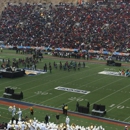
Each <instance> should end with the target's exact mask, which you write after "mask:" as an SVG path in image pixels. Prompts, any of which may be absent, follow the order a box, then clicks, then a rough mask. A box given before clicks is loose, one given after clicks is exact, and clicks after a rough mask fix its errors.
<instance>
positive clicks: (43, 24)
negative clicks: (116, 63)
mask: <svg viewBox="0 0 130 130" xmlns="http://www.w3.org/2000/svg"><path fill="white" fill-rule="evenodd" d="M128 12H130V9H129V3H126V2H120V3H113V4H107V3H104V4H101V5H100V4H99V3H94V4H89V3H85V4H84V5H83V4H81V5H78V4H77V5H75V4H73V3H71V4H65V3H59V4H58V5H54V4H52V3H51V4H43V3H41V4H37V3H33V4H32V3H25V4H23V3H17V4H13V3H12V4H11V3H8V5H7V7H5V9H4V10H3V11H2V16H1V20H0V21H1V22H0V26H1V30H0V39H1V40H3V41H4V42H5V44H7V45H8V44H9V45H26V46H28V45H32V46H46V47H54V48H56V47H60V48H78V49H79V50H82V49H85V50H89V49H93V50H99V51H102V50H106V51H110V52H113V51H118V52H128V51H129V50H128V48H129V47H130V43H129V33H130V32H129V30H130V25H129V20H130V17H129V13H128ZM113 34H114V35H113Z"/></svg>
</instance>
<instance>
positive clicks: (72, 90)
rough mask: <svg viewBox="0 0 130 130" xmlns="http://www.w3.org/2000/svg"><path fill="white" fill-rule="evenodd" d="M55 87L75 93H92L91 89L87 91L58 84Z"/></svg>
mask: <svg viewBox="0 0 130 130" xmlns="http://www.w3.org/2000/svg"><path fill="white" fill-rule="evenodd" d="M55 89H56V90H62V91H67V92H73V93H80V94H89V93H90V91H86V90H80V89H73V88H66V87H61V86H58V87H56V88H55Z"/></svg>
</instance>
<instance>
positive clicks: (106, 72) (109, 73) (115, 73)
mask: <svg viewBox="0 0 130 130" xmlns="http://www.w3.org/2000/svg"><path fill="white" fill-rule="evenodd" d="M98 74H105V75H112V76H123V75H120V74H119V72H113V71H101V72H99V73H98Z"/></svg>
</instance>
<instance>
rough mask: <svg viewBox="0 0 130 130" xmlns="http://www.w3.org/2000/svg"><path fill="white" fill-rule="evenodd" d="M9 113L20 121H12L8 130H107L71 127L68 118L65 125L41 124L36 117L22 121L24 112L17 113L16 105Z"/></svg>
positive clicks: (92, 127) (94, 127)
mask: <svg viewBox="0 0 130 130" xmlns="http://www.w3.org/2000/svg"><path fill="white" fill-rule="evenodd" d="M8 110H9V112H12V118H13V117H14V116H15V115H18V121H16V120H15V119H14V120H10V121H9V122H8V124H7V129H6V130H105V129H104V128H103V127H102V126H94V125H91V126H88V127H84V126H79V125H75V124H73V123H72V124H71V125H70V118H69V117H68V116H67V117H66V119H65V123H61V124H55V123H54V122H48V123H45V122H44V121H43V122H39V121H38V120H37V119H36V118H35V117H34V119H31V120H30V119H28V120H26V121H23V120H22V111H21V109H20V108H19V109H18V111H17V112H16V107H15V105H14V106H13V107H12V106H10V107H9V108H8Z"/></svg>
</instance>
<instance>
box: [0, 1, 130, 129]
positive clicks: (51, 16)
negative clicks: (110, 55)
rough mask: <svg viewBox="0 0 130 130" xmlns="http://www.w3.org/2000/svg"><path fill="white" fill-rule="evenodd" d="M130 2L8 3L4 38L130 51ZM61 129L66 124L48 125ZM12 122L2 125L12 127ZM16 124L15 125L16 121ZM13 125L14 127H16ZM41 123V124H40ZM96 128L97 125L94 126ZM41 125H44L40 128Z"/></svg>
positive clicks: (14, 43)
mask: <svg viewBox="0 0 130 130" xmlns="http://www.w3.org/2000/svg"><path fill="white" fill-rule="evenodd" d="M129 7H130V3H129V2H123V1H119V2H117V1H116V2H95V3H88V2H83V3H82V4H78V3H77V4H74V3H62V2H61V3H59V4H56V5H55V4H53V3H49V4H47V3H36V2H34V3H28V2H26V3H22V2H19V3H11V2H9V3H7V5H6V6H5V8H4V10H3V11H2V13H1V18H0V26H1V28H0V41H3V44H4V45H12V46H17V45H20V46H35V47H37V46H38V47H40V46H44V47H51V48H70V49H78V50H96V51H103V50H105V51H108V52H115V51H116V52H121V53H127V54H128V55H127V56H129V53H130V14H129V12H130V8H129ZM34 122H37V123H38V124H40V125H41V126H42V125H44V126H45V127H46V128H50V129H59V130H61V128H64V127H63V124H61V125H57V124H55V123H49V124H47V125H46V124H44V123H43V122H38V120H36V121H34V120H32V121H30V122H21V121H19V122H18V123H19V125H22V124H26V125H27V126H31V123H32V124H33V123H34ZM9 124H10V125H11V126H10V128H12V124H13V123H11V122H9V123H8V125H7V124H6V123H3V124H1V125H0V127H2V128H5V127H8V126H9ZM14 125H15V124H14ZM14 125H13V126H14ZM40 125H39V126H40ZM92 127H93V128H92ZM39 128H40V127H39ZM66 128H67V129H72V130H73V129H77V130H78V129H82V130H85V129H86V130H92V129H93V130H104V128H102V126H98V127H96V126H90V127H86V128H85V127H83V126H75V127H74V126H66Z"/></svg>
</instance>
